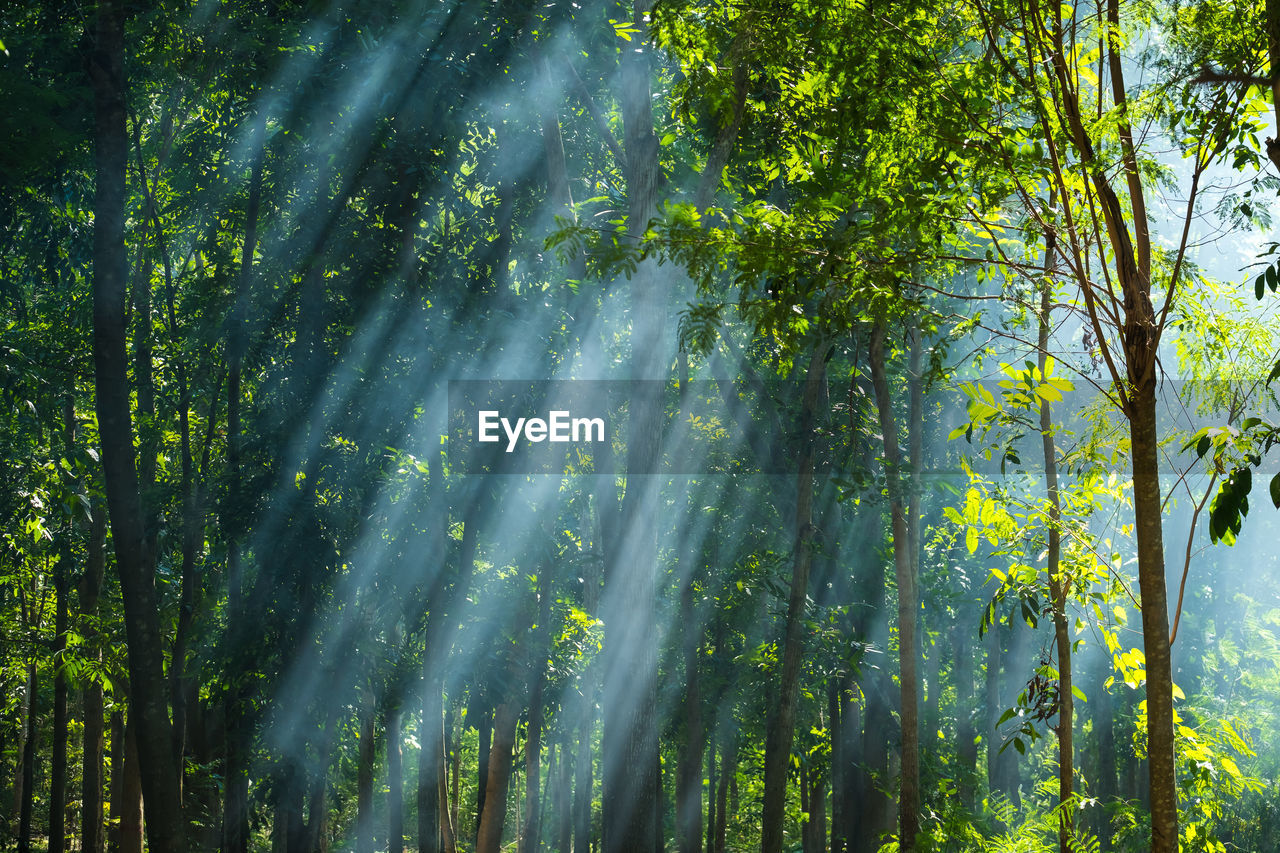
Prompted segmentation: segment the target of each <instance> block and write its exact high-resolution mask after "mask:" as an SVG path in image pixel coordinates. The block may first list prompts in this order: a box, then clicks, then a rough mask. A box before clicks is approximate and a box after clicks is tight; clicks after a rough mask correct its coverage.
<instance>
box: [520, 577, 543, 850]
mask: <svg viewBox="0 0 1280 853" xmlns="http://www.w3.org/2000/svg"><path fill="white" fill-rule="evenodd" d="M547 571H548V568H547V565H545V564H544V565H543V566H542V570H541V571H539V572H538V593H537V594H538V624H537V628H536V629H535V633H534V640H533V655H532V657H533V664H532V666H533V672H532V673H530V675H531V677H532V681H533V686H532V688H531V689H530V691H529V722H528V725H527V727H526V730H525V731H526V733H525V742H524V755H525V765H524V770H525V775H524V779H525V782H524V793H525V821H524V831H523V832H521V834H520V840H519V843H518V845H517V848H516V849H517V851H518V853H530V851H537V850H538V849H539V847H540V846H541V843H540V838H541V834H542V784H541V783H542V718H543V707H542V704H543V703H542V693H543V690H544V688H545V685H546V683H547V658H548V656H549V655H550V653H551V650H550V642H551V636H550V630H551V589H550V584H549V583H548V581H549V580H550V579H549V577H548V575H547Z"/></svg>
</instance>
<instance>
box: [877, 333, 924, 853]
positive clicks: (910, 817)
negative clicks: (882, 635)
mask: <svg viewBox="0 0 1280 853" xmlns="http://www.w3.org/2000/svg"><path fill="white" fill-rule="evenodd" d="M884 343H885V328H884V325H883V324H881V323H877V324H876V326H875V328H874V329H873V330H872V332H871V350H870V355H871V381H872V384H873V386H874V388H875V395H876V408H877V409H878V410H879V412H880V432H881V434H882V435H883V436H884V455H885V478H886V480H887V481H888V488H889V513H890V519H891V522H892V525H893V562H894V570H895V574H896V577H897V582H898V661H899V680H900V682H901V691H902V692H901V699H902V706H901V720H902V777H901V787H900V794H899V799H898V843H899V846H900V848H901V849H902V850H903V851H912V850H914V849H915V843H916V834H917V832H918V831H919V826H920V814H919V813H920V751H919V742H918V734H919V725H920V719H919V700H918V692H919V685H918V677H917V675H916V661H917V660H918V658H917V651H916V594H915V578H914V577H913V576H912V564H913V560H912V556H911V554H910V544H911V541H910V537H909V535H908V531H907V519H906V517H905V513H904V512H903V502H902V494H901V492H902V488H901V484H900V483H899V482H898V478H899V477H900V476H901V471H902V458H901V454H900V453H899V451H898V432H897V430H898V426H897V423H896V421H895V419H894V416H893V401H892V399H891V397H890V395H889V379H888V374H887V372H886V369H885V358H884Z"/></svg>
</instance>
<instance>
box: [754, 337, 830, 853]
mask: <svg viewBox="0 0 1280 853" xmlns="http://www.w3.org/2000/svg"><path fill="white" fill-rule="evenodd" d="M826 350H827V348H826V346H825V344H823V345H815V346H814V349H813V353H812V355H810V357H809V368H808V373H807V375H806V377H805V385H804V398H803V402H802V403H801V415H800V440H801V450H800V458H799V463H800V464H799V471H798V473H797V474H796V515H795V519H796V531H795V540H794V541H795V545H794V551H793V556H792V567H791V590H790V595H789V596H788V599H787V617H786V628H785V635H784V638H783V645H782V672H781V675H780V677H779V682H780V683H779V686H778V694H777V695H778V698H777V701H776V703H774V704H773V705H772V706H771V707H770V709H769V718H768V721H767V722H766V729H765V746H764V804H763V805H764V808H763V815H762V821H761V835H760V849H761V851H762V853H781V850H782V842H783V838H782V835H783V833H782V829H783V821H784V819H785V817H786V798H787V771H788V768H789V767H790V765H791V744H792V739H793V738H794V736H795V713H796V702H797V698H798V694H799V688H800V666H801V663H802V657H803V654H804V637H803V633H804V617H805V602H806V600H807V599H808V595H809V567H810V566H811V565H812V562H813V548H814V544H813V542H814V532H815V531H814V527H813V465H814V455H815V446H814V445H815V443H816V438H815V434H814V417H815V413H816V411H817V407H818V397H819V395H820V393H821V391H822V387H823V385H824V383H825V381H826V355H827V352H826Z"/></svg>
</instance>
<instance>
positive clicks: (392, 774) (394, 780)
mask: <svg viewBox="0 0 1280 853" xmlns="http://www.w3.org/2000/svg"><path fill="white" fill-rule="evenodd" d="M400 721H401V712H400V708H399V706H395V707H392V708H391V709H390V710H388V711H387V853H404V758H403V755H402V753H401V747H400V741H401V740H402V735H401V732H400Z"/></svg>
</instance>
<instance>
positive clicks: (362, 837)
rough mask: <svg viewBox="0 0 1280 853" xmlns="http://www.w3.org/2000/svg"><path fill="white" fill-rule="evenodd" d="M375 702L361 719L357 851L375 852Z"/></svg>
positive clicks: (360, 852)
mask: <svg viewBox="0 0 1280 853" xmlns="http://www.w3.org/2000/svg"><path fill="white" fill-rule="evenodd" d="M375 713H376V712H375V710H374V708H373V702H372V701H370V702H369V707H367V708H366V709H365V711H364V715H363V719H362V720H361V721H360V752H359V760H358V764H357V767H356V853H373V760H374V757H375V756H376V754H377V744H376V743H375V738H376V732H375V726H374V715H375Z"/></svg>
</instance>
